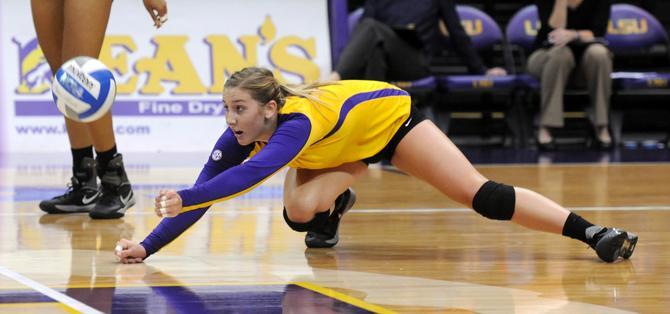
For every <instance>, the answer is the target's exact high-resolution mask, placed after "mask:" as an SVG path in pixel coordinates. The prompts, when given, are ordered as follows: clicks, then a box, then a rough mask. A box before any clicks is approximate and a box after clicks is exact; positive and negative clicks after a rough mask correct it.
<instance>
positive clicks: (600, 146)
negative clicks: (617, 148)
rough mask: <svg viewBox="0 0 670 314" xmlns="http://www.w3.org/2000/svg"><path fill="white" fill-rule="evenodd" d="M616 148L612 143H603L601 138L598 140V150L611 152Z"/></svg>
mask: <svg viewBox="0 0 670 314" xmlns="http://www.w3.org/2000/svg"><path fill="white" fill-rule="evenodd" d="M613 147H614V145H612V142H603V141H601V140H600V139H599V138H596V148H597V149H599V150H610V149H612V148H613Z"/></svg>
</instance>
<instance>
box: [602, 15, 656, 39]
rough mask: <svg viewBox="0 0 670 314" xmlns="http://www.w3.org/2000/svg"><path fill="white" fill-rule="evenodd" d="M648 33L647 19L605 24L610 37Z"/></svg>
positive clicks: (630, 19)
mask: <svg viewBox="0 0 670 314" xmlns="http://www.w3.org/2000/svg"><path fill="white" fill-rule="evenodd" d="M648 31H649V26H648V22H647V19H644V18H642V19H636V18H627V19H618V20H616V21H612V20H610V21H609V22H608V23H607V32H608V33H609V34H612V35H639V34H646V33H647V32H648Z"/></svg>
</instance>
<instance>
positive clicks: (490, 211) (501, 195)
mask: <svg viewBox="0 0 670 314" xmlns="http://www.w3.org/2000/svg"><path fill="white" fill-rule="evenodd" d="M515 203H516V196H515V193H514V187H512V186H509V185H505V184H500V183H497V182H493V181H487V182H486V183H484V185H482V187H481V188H479V191H477V194H475V198H474V199H473V200H472V208H474V210H475V211H476V212H478V213H479V214H481V215H482V216H484V217H486V218H489V219H495V220H511V219H512V215H514V204H515Z"/></svg>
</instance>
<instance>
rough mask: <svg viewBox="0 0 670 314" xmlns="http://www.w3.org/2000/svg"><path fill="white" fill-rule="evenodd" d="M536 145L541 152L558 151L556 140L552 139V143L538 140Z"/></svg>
mask: <svg viewBox="0 0 670 314" xmlns="http://www.w3.org/2000/svg"><path fill="white" fill-rule="evenodd" d="M535 143H536V144H537V148H538V149H539V150H541V151H554V150H556V140H555V139H554V138H552V139H551V141H549V142H548V143H542V142H540V141H539V140H538V139H537V138H536V139H535Z"/></svg>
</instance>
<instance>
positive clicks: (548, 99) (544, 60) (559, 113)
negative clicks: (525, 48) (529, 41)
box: [528, 46, 575, 127]
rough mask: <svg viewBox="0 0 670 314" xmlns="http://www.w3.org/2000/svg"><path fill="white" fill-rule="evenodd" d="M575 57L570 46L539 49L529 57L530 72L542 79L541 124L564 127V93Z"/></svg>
mask: <svg viewBox="0 0 670 314" xmlns="http://www.w3.org/2000/svg"><path fill="white" fill-rule="evenodd" d="M574 67H575V57H574V55H573V53H572V50H570V48H568V47H565V46H564V47H552V48H549V49H539V50H537V51H535V52H534V53H533V54H531V56H530V58H529V59H528V72H529V73H530V74H531V75H533V76H535V77H538V78H539V79H540V84H541V91H540V93H541V112H540V125H541V126H546V127H563V93H564V92H565V85H566V84H567V82H568V78H569V77H570V73H571V72H572V70H573V69H574Z"/></svg>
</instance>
